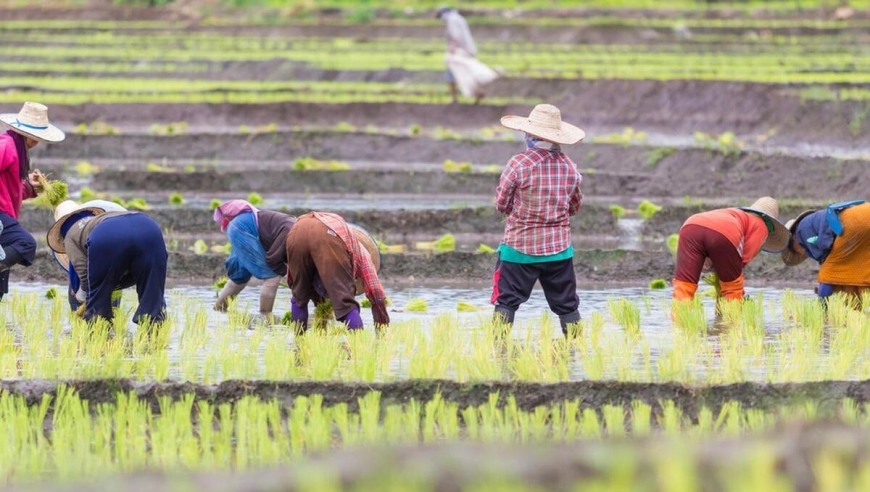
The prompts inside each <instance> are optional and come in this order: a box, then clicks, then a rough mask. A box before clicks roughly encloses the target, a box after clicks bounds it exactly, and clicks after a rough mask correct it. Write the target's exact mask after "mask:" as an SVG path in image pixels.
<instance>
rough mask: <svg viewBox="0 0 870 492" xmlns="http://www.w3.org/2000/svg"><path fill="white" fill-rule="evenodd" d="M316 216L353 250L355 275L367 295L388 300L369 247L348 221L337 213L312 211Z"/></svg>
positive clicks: (372, 298)
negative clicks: (363, 245) (351, 228)
mask: <svg viewBox="0 0 870 492" xmlns="http://www.w3.org/2000/svg"><path fill="white" fill-rule="evenodd" d="M312 213H313V214H314V216H315V217H316V218H317V220H319V221H320V222H322V223H323V225H325V226H326V227H328V228H329V230H331V231H332V232H334V233H335V234H336V235H337V236H338V237H339V239H341V241H342V242H343V243H344V245H345V246H346V247H347V250H348V251H350V252H351V255H352V256H353V258H352V259H351V261H352V263H353V265H352V268H353V277H354V278H356V279H359V280H360V281H361V282H362V285H363V289H364V290H365V292H366V297H368V299H369V300H370V301H372V302H373V303H375V302H377V303H383V302H386V299H387V294H386V292H384V288H383V286H381V281H380V280H379V279H378V272H377V271H376V270H375V265H374V263H372V257H371V256H370V255H369V252H368V250H367V249H365V248H364V247H362V245H360V243H359V240H357V238H356V235H355V234H354V233H353V231H351V230H350V227H348V225H347V222H345V221H344V219H342V218H341V217H339V216H338V215H335V214H330V213H327V212H312Z"/></svg>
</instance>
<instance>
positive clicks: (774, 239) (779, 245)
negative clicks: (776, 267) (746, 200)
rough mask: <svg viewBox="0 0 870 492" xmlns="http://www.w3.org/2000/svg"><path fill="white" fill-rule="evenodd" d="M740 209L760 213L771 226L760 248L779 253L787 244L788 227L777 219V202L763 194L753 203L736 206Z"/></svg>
mask: <svg viewBox="0 0 870 492" xmlns="http://www.w3.org/2000/svg"><path fill="white" fill-rule="evenodd" d="M738 208H739V209H740V210H745V211H747V212H751V213H754V214H757V215H760V216H761V217H762V218H763V219H766V222H767V223H768V224H769V225H772V226H773V231H772V232H770V231H769V232H768V234H767V240H766V241H764V244H763V245H761V249H763V250H764V251H767V252H768V253H779V252H780V251H782V250H783V249H785V247H786V246H787V245H788V237H789V233H788V229H787V228H786V227H785V225H783V223H782V222H780V221H779V204H778V203H777V202H776V200H774V199H773V198H771V197H769V196H764V197H761V198H759V199H758V200H755V203H753V204H752V205H750V206H748V207H738Z"/></svg>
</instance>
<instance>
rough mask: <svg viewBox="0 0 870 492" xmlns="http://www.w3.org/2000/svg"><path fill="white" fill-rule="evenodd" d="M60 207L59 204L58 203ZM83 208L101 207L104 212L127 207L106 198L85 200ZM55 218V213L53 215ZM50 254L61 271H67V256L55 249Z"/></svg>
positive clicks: (122, 209)
mask: <svg viewBox="0 0 870 492" xmlns="http://www.w3.org/2000/svg"><path fill="white" fill-rule="evenodd" d="M58 207H60V205H58ZM82 207H84V208H91V207H97V208H101V209H103V210H104V211H106V212H126V211H127V209H126V208H124V207H122V206H120V205H118V204H117V203H115V202H110V201H108V200H91V201H89V202H85V203H83V204H82ZM55 211H56V210H55ZM55 218H57V215H55ZM51 255H52V256H54V261H55V262H56V263H57V264H58V266H60V267H61V268H62V269H63V271H65V272H68V271H69V256H67V255H66V254H65V253H58V252H57V251H52V252H51Z"/></svg>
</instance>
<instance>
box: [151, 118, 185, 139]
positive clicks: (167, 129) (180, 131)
mask: <svg viewBox="0 0 870 492" xmlns="http://www.w3.org/2000/svg"><path fill="white" fill-rule="evenodd" d="M187 130H188V125H187V122H186V121H175V122H172V123H167V124H165V125H164V124H160V123H154V124H152V125H151V127H150V128H149V131H150V132H151V134H152V135H162V136H170V135H184V134H186V133H187Z"/></svg>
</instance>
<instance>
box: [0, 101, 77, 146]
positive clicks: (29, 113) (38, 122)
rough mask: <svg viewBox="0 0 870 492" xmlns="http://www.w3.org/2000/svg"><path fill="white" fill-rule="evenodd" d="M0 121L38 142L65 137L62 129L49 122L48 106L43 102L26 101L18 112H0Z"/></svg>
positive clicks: (60, 139) (56, 140) (50, 141)
mask: <svg viewBox="0 0 870 492" xmlns="http://www.w3.org/2000/svg"><path fill="white" fill-rule="evenodd" d="M0 123H3V125H5V126H6V127H8V128H9V129H10V130H12V131H14V132H16V133H20V134H22V135H24V136H26V137H31V138H35V139H36V140H39V141H40V142H49V143H54V142H60V141H63V139H64V138H66V135H64V133H63V131H62V130H61V129H60V128H58V127H56V126H54V125H52V124H51V123H49V121H48V108H47V107H45V105H43V104H39V103H35V102H26V103H24V106H23V107H22V108H21V111H19V112H18V114H15V113H5V114H0Z"/></svg>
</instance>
